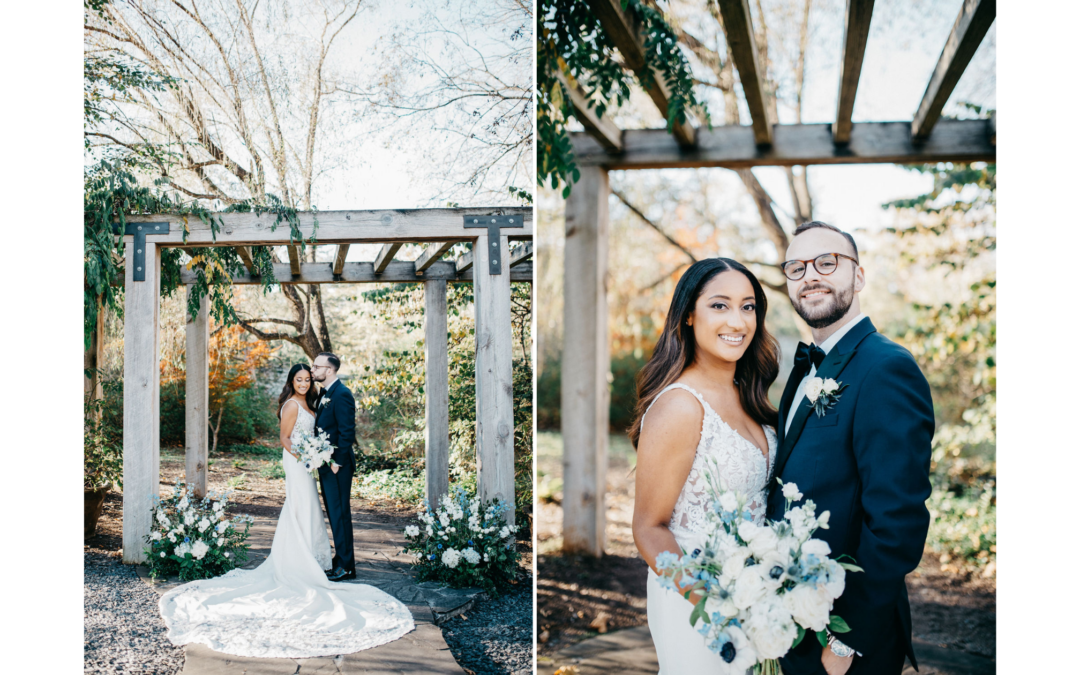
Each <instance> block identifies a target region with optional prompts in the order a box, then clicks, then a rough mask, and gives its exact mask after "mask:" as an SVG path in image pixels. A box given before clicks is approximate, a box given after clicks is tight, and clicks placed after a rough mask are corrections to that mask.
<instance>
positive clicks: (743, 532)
mask: <svg viewBox="0 0 1080 675" xmlns="http://www.w3.org/2000/svg"><path fill="white" fill-rule="evenodd" d="M760 529H761V526H760V525H755V524H754V523H753V521H750V520H744V521H742V522H740V523H739V538H740V539H742V540H743V541H745V542H746V543H748V544H749V543H750V542H752V541H753V540H754V537H755V536H757V532H758V530H760Z"/></svg>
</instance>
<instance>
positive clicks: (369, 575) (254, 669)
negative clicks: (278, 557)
mask: <svg viewBox="0 0 1080 675" xmlns="http://www.w3.org/2000/svg"><path fill="white" fill-rule="evenodd" d="M398 521H399V519H397V518H392V517H387V516H381V515H380V514H379V513H378V512H377V511H375V510H365V509H362V508H358V507H356V506H354V508H353V536H354V548H355V551H356V556H357V560H356V576H357V579H356V581H355V582H341V583H365V584H369V585H371V586H376V587H377V588H380V589H382V590H383V591H386V592H387V593H389V594H390V595H393V596H394V597H396V598H397V599H398V600H401V602H403V603H404V604H405V605H406V606H407V607H408V608H409V610H410V611H411V612H412V615H413V621H414V622H415V623H416V630H414V631H412V632H411V633H409V634H407V635H405V636H404V637H402V638H401V639H399V640H395V641H393V642H390V643H387V644H385V645H381V646H379V647H375V648H374V649H366V650H364V651H361V652H356V653H354V654H345V655H341V656H335V657H323V658H316V659H257V658H248V657H243V656H232V655H230V654H222V653H219V652H215V651H213V650H212V649H210V648H208V647H205V646H203V645H197V644H192V645H187V646H185V647H184V657H185V658H184V669H183V670H182V671H181V673H182V675H279V674H280V675H316V674H318V675H349V674H352V673H365V675H389V674H390V673H464V672H465V671H464V670H462V668H461V666H459V665H458V664H457V661H455V660H454V657H453V655H452V654H451V653H450V648H449V647H448V646H447V644H446V641H445V640H444V639H443V635H442V631H441V630H440V628H439V624H441V623H442V622H443V621H445V620H446V619H449V618H451V617H453V616H456V615H458V614H460V613H462V612H464V611H466V610H468V609H469V608H470V607H471V606H472V604H473V602H474V600H475V599H476V598H477V597H478V596H479V595H480V594H481V593H482V591H479V590H478V589H453V588H444V587H441V586H440V584H437V583H433V582H425V583H417V581H416V580H415V579H414V578H413V576H412V574H411V571H410V570H411V567H410V565H409V557H408V556H405V555H401V554H400V551H401V549H402V547H403V546H404V545H405V543H406V542H405V535H404V533H402V532H401V530H400V527H399V525H398ZM276 525H277V521H276V519H275V518H266V517H261V518H260V517H256V518H255V522H254V523H253V524H252V526H251V532H250V534H249V536H248V543H250V544H251V550H250V557H249V560H248V562H247V564H245V565H244V567H245V568H248V569H250V568H253V567H256V566H258V565H259V564H261V563H262V562H263V561H264V560H265V559H266V557H267V556H268V555H269V554H270V544H271V542H272V541H273V538H274V529H275V527H276ZM327 531H328V532H329V529H328V530H327ZM331 541H333V539H331ZM137 571H138V574H139V577H140V578H141V579H143V581H145V582H146V583H147V584H148V585H149V586H150V587H151V588H153V589H154V590H155V591H157V592H158V593H159V594H164V593H165V592H166V591H168V590H169V589H170V588H174V587H176V586H177V585H179V583H180V582H179V580H178V579H170V580H159V581H153V580H151V579H150V578H149V576H148V570H147V568H146V567H144V566H142V565H140V566H138V568H137Z"/></svg>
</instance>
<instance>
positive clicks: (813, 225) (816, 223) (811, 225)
mask: <svg viewBox="0 0 1080 675" xmlns="http://www.w3.org/2000/svg"><path fill="white" fill-rule="evenodd" d="M819 227H820V228H824V229H826V230H832V231H833V232H838V233H840V234H842V235H844V239H847V242H848V243H849V244H851V250H852V251H854V252H855V259H856V260H858V259H859V247H858V246H856V245H855V239H853V238H852V236H851V235H850V234H848V233H847V232H844V231H843V230H841V229H840V228H839V227H837V226H835V225H830V224H828V223H823V222H821V221H820V220H811V221H810V222H808V223H803V224H802V225H799V226H798V227H796V228H795V234H794V235H793V236H795V237H797V236H799V235H800V234H802V233H803V232H806V231H807V230H815V229H817V228H819Z"/></svg>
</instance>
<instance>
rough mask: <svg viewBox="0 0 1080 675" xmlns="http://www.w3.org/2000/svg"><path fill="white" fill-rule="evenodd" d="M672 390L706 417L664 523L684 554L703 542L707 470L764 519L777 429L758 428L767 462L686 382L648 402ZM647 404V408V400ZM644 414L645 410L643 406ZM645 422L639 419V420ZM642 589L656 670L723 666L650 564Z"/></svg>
mask: <svg viewBox="0 0 1080 675" xmlns="http://www.w3.org/2000/svg"><path fill="white" fill-rule="evenodd" d="M672 389H685V390H686V391H688V392H690V393H691V394H693V395H694V397H695V398H697V400H698V401H699V402H700V403H701V406H702V408H704V409H705V417H704V419H703V420H702V422H701V440H700V441H698V446H697V450H696V453H695V455H694V463H693V465H692V466H691V468H690V475H689V476H687V478H686V483H685V484H684V485H683V488H682V492H680V493H679V498H678V500H677V501H676V502H675V509H674V510H673V511H672V513H671V522H670V523H668V529H670V530H671V533H672V534H674V535H675V541H677V542H678V543H679V546H680V547H681V548H682V549H683V552H685V553H689V552H691V551H693V550H694V549H695V548H699V547H700V546H701V544H702V542H703V541H704V528H705V513H706V510H707V509H708V508H709V506H710V504H711V501H712V500H711V497H710V496H709V493H708V491H707V484H706V479H705V471H706V470H708V471H710V473H713V472H716V470H717V469H718V470H719V471H718V474H719V476H718V478H719V481H720V484H721V487H723V488H724V489H725V490H735V491H737V492H739V493H741V494H743V495H746V496H747V498H748V499H749V500H750V501H749V508H750V510H751V513H752V514H753V516H754V522H755V523H761V522H763V521H764V519H765V507H766V496H767V494H766V492H767V491H766V488H767V486H768V481H769V473H770V472H771V471H772V466H773V462H774V461H775V459H776V432H775V431H774V430H773V429H772V427H768V426H766V427H763V430H764V432H765V437H766V439H767V440H768V442H769V459H768V461H766V460H765V456H764V455H763V454H762V452H761V450H759V449H758V447H757V446H756V445H754V444H753V443H751V442H750V441H749V440H747V439H746V438H744V437H743V436H742V435H741V434H739V433H738V432H737V431H735V430H734V429H732V428H731V427H730V426H728V425H727V424H726V423H725V422H724V420H722V419H721V418H720V415H718V414H716V411H714V410H713V409H712V406H710V405H709V404H708V402H706V401H705V399H704V398H703V397H702V396H701V394H699V393H698V392H696V391H694V390H693V389H691V388H690V387H688V386H686V385H685V384H681V383H675V384H672V385H669V386H668V387H666V388H665V389H664V390H663V391H661V392H660V394H658V395H657V397H656V398H655V399H653V405H655V404H656V401H657V400H659V399H660V396H662V395H663V394H664V393H665V392H668V391H671V390H672ZM649 408H650V409H651V408H652V405H650V406H649ZM645 415H646V416H647V415H648V410H646V411H645ZM644 423H645V420H644V418H643V419H642V424H644ZM647 591H648V601H647V613H648V618H649V632H651V633H652V638H653V644H654V645H655V646H656V656H657V660H658V661H659V663H660V673H661V674H666V675H679V674H681V673H709V672H717V670H718V668H719V666H721V665H723V666H726V665H727V664H725V663H724V662H723V660H721V658H720V656H719V655H718V654H716V653H714V652H711V651H709V649H708V647H706V646H705V638H703V637H702V636H701V635H700V634H698V632H697V631H696V630H695V629H694V628H692V627H691V626H690V613H691V611H693V609H694V607H693V605H691V604H690V602H689V601H688V600H686V598H684V597H682V596H681V595H679V594H678V593H676V592H675V591H671V590H668V589H665V588H663V587H661V586H660V583H659V581H658V580H657V576H656V573H655V572H653V571H652V569H651V568H650V569H649V581H648V584H647ZM698 625H699V626H700V625H701V624H700V623H699V624H698Z"/></svg>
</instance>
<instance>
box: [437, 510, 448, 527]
mask: <svg viewBox="0 0 1080 675" xmlns="http://www.w3.org/2000/svg"><path fill="white" fill-rule="evenodd" d="M439 523H441V524H442V526H443V527H450V519H449V518H448V517H447V516H446V514H445V513H440V514H439Z"/></svg>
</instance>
